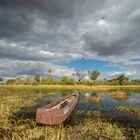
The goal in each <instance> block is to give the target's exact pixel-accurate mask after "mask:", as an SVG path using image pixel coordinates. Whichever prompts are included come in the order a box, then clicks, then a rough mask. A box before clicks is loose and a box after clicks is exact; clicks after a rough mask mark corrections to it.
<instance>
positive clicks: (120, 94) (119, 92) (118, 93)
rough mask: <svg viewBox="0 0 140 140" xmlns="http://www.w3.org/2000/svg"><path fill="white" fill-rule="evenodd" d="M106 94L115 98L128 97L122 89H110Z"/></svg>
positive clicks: (122, 98)
mask: <svg viewBox="0 0 140 140" xmlns="http://www.w3.org/2000/svg"><path fill="white" fill-rule="evenodd" d="M108 95H109V96H110V97H112V98H113V99H116V100H126V99H127V98H128V96H127V94H126V93H125V92H124V91H123V90H116V91H112V92H111V93H108Z"/></svg>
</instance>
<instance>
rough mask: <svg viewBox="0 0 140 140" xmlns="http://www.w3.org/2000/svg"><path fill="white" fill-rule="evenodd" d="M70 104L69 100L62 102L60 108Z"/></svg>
mask: <svg viewBox="0 0 140 140" xmlns="http://www.w3.org/2000/svg"><path fill="white" fill-rule="evenodd" d="M68 104H69V102H68V101H67V100H66V101H65V102H63V103H62V104H60V109H62V108H64V107H65V106H67V105H68Z"/></svg>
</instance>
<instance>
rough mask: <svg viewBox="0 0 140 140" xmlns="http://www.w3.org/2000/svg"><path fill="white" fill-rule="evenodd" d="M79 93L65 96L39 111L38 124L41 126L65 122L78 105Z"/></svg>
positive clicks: (37, 115) (37, 114)
mask: <svg viewBox="0 0 140 140" xmlns="http://www.w3.org/2000/svg"><path fill="white" fill-rule="evenodd" d="M78 97H79V93H73V94H70V95H67V96H65V97H64V98H63V99H60V100H57V101H54V102H52V103H50V104H47V105H45V106H43V107H41V108H38V109H37V113H36V122H37V123H39V124H50V125H52V124H61V123H62V122H64V121H65V120H66V119H67V118H68V116H69V115H70V114H71V112H72V111H73V110H74V108H75V106H76V105H77V103H78Z"/></svg>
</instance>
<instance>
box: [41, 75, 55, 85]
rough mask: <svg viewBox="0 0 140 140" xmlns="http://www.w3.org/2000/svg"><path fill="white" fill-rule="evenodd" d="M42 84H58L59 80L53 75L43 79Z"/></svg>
mask: <svg viewBox="0 0 140 140" xmlns="http://www.w3.org/2000/svg"><path fill="white" fill-rule="evenodd" d="M42 84H46V85H53V84H54V85H55V84H57V81H56V80H55V78H53V77H46V78H44V79H43V80H42Z"/></svg>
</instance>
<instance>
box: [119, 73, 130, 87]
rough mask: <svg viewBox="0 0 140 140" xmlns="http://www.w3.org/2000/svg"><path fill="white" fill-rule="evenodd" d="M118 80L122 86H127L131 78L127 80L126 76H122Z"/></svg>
mask: <svg viewBox="0 0 140 140" xmlns="http://www.w3.org/2000/svg"><path fill="white" fill-rule="evenodd" d="M117 79H118V81H119V84H120V85H127V84H128V82H129V78H127V77H126V76H125V75H124V74H121V75H120V76H119V77H118V78H117Z"/></svg>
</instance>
